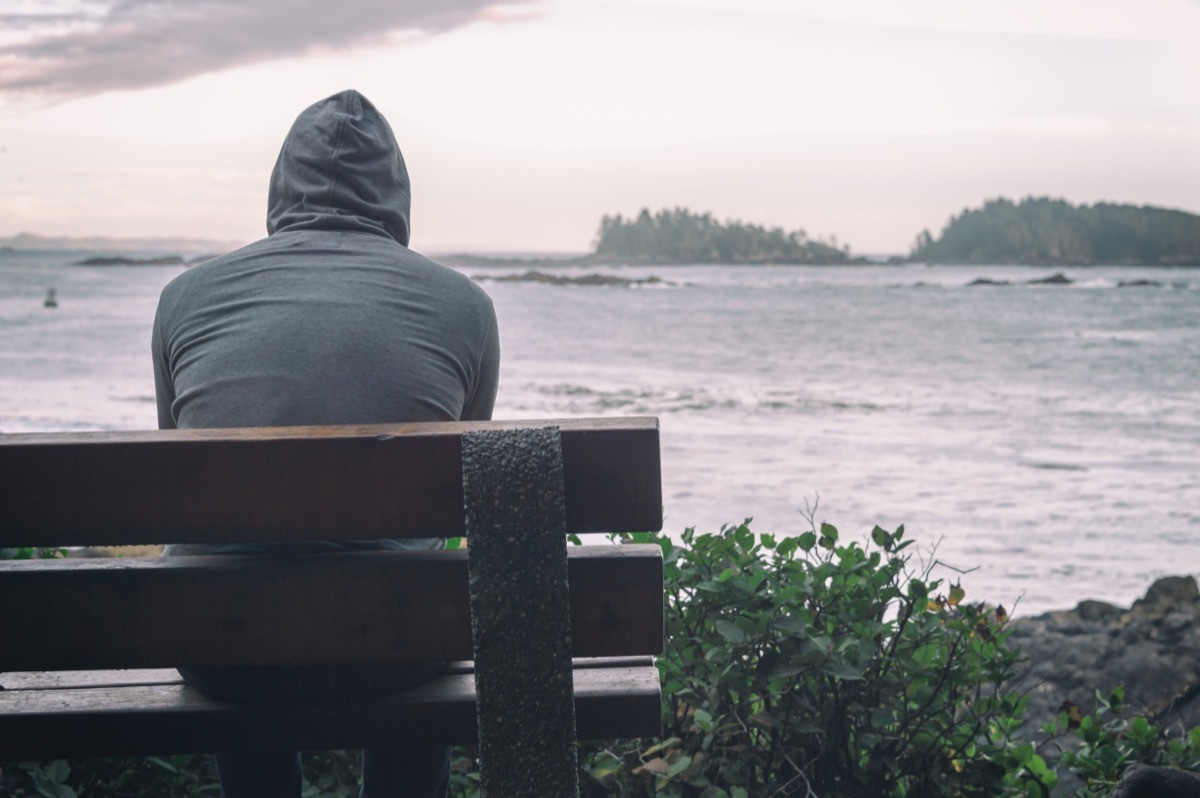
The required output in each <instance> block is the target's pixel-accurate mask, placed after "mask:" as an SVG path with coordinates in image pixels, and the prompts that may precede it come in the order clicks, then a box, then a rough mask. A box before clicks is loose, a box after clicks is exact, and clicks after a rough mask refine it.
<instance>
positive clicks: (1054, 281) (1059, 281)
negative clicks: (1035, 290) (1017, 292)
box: [1025, 272, 1075, 285]
mask: <svg viewBox="0 0 1200 798" xmlns="http://www.w3.org/2000/svg"><path fill="white" fill-rule="evenodd" d="M1025 282H1026V283H1028V284H1029V285H1070V284H1071V283H1073V282H1075V281H1074V280H1072V279H1071V278H1070V277H1068V276H1067V275H1065V274H1063V273H1062V272H1058V273H1057V274H1052V275H1050V276H1049V277H1041V278H1038V279H1037V280H1026V281H1025Z"/></svg>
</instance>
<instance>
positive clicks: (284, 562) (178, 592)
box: [0, 418, 662, 671]
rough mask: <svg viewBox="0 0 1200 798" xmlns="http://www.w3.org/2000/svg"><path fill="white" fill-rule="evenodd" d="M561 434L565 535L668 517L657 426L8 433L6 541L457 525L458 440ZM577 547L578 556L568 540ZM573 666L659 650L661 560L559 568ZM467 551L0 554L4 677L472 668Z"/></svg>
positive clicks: (637, 526)
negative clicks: (114, 671) (474, 435)
mask: <svg viewBox="0 0 1200 798" xmlns="http://www.w3.org/2000/svg"><path fill="white" fill-rule="evenodd" d="M548 424H553V425H554V426H557V427H558V428H559V430H560V432H561V442H562V461H563V484H564V493H565V502H566V519H567V531H568V532H579V533H584V532H607V531H646V530H653V529H659V528H660V527H661V518H662V496H661V476H660V473H661V472H660V465H659V445H658V426H657V421H656V420H655V419H646V418H642V419H596V420H564V421H555V422H529V423H524V422H507V423H506V422H475V423H458V424H407V425H384V426H361V427H314V428H284V429H280V428H265V429H246V430H191V431H160V432H120V433H55V434H30V435H25V434H21V435H4V436H0V547H15V546H101V545H128V544H144V543H163V542H187V543H191V542H225V541H285V540H287V541H293V540H344V539H369V538H380V537H388V538H396V537H425V536H439V537H448V536H458V535H462V534H463V532H464V512H463V487H462V484H463V483H462V480H463V476H462V446H461V440H462V436H463V434H464V433H467V432H471V431H478V430H508V429H518V428H527V427H544V426H546V425H548ZM573 548H574V547H573ZM568 563H569V580H570V585H571V622H572V637H573V640H572V643H573V651H574V655H575V656H584V657H586V656H612V655H637V654H653V653H658V652H659V651H661V647H662V614H661V612H662V611H661V607H662V603H661V601H662V593H661V591H662V583H661V558H660V557H659V556H658V553H657V549H656V547H648V546H596V547H584V548H582V549H578V550H576V551H572V552H570V554H569V559H568ZM467 570H468V569H467V557H466V555H465V553H463V552H428V553H426V552H421V553H390V552H389V553H371V554H359V553H346V554H337V555H332V556H331V555H317V556H287V557H273V558H269V559H268V558H261V557H228V556H226V557H217V558H210V557H187V558H166V559H138V558H130V559H127V560H126V559H108V560H77V559H70V560H47V561H41V562H15V561H0V606H2V607H5V608H6V612H4V613H0V640H4V641H5V643H4V645H3V646H0V671H4V670H8V671H12V670H53V669H88V668H114V667H130V668H137V667H161V666H172V665H178V664H180V663H187V664H193V665H209V664H247V665H250V664H284V663H287V664H341V663H373V662H400V661H412V660H454V659H467V658H469V657H470V656H471V626H470V611H469V606H468V598H467V593H468V591H467V582H468V577H467Z"/></svg>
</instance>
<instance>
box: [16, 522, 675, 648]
mask: <svg viewBox="0 0 1200 798" xmlns="http://www.w3.org/2000/svg"><path fill="white" fill-rule="evenodd" d="M568 569H569V571H568V578H569V580H570V584H571V593H570V597H571V622H572V643H573V651H574V653H575V655H577V656H581V657H590V656H608V655H630V654H634V655H637V654H657V653H659V652H660V651H661V650H662V641H663V625H662V624H663V620H662V552H661V550H660V549H659V548H658V547H657V546H653V545H624V546H607V545H604V546H572V547H569V548H568ZM31 597H36V601H34V600H32V599H31ZM0 607H9V608H12V611H10V612H5V613H0V640H3V641H4V645H3V646H2V647H0V670H8V671H18V670H19V671H31V670H55V669H87V668H148V667H163V666H173V665H179V664H190V665H228V664H242V665H272V664H300V663H304V664H313V665H318V664H324V665H337V664H351V663H360V664H365V663H381V662H410V661H429V660H463V659H469V658H470V657H471V622H470V610H469V606H468V599H467V554H466V552H465V551H446V552H372V553H344V554H320V555H307V556H289V557H270V558H267V557H254V556H222V557H172V558H131V559H127V560H123V559H108V560H102V559H81V560H46V561H36V560H35V561H0Z"/></svg>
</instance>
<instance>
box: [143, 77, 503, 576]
mask: <svg viewBox="0 0 1200 798" xmlns="http://www.w3.org/2000/svg"><path fill="white" fill-rule="evenodd" d="M409 200H410V193H409V181H408V172H407V170H406V169H405V166H404V159H403V157H402V156H401V154H400V149H399V147H398V146H397V144H396V140H395V138H394V136H393V135H392V131H391V128H390V127H389V126H388V123H387V121H386V120H385V119H384V118H383V116H382V115H381V114H380V113H379V112H378V111H377V110H376V109H375V107H374V106H373V105H371V103H370V102H369V101H367V99H366V98H365V97H363V96H362V95H360V94H358V92H355V91H345V92H341V93H340V94H336V95H334V96H332V97H329V98H328V99H325V100H322V101H320V102H318V103H316V104H314V105H312V106H311V107H309V108H308V109H306V110H305V111H304V112H303V113H301V114H300V116H299V117H298V118H297V119H296V121H295V123H294V124H293V125H292V129H291V131H290V132H289V133H288V136H287V139H286V140H285V141H284V143H283V147H282V149H281V151H280V153H279V159H278V161H277V162H276V164H275V170H274V172H273V173H272V175H271V185H270V195H269V199H268V211H267V233H268V237H267V238H265V239H262V240H260V241H257V242H255V243H253V244H250V245H249V246H246V247H243V248H242V249H239V250H237V251H235V252H232V253H229V254H228V255H224V256H221V257H218V258H214V259H213V260H210V261H207V262H206V263H203V264H200V265H198V266H195V267H193V268H191V269H189V270H188V271H186V272H184V273H183V274H181V275H180V276H179V277H177V278H175V279H174V280H173V281H171V283H170V284H169V285H167V287H166V288H164V289H163V292H162V296H161V298H160V300H159V305H158V313H157V314H156V316H155V320H154V332H153V340H152V349H153V359H154V378H155V389H156V393H157V398H158V421H159V427H160V428H163V429H170V428H175V427H179V428H199V427H257V426H290V425H303V424H369V423H385V422H407V421H456V420H461V419H487V418H491V414H492V405H493V403H494V401H495V397H496V384H497V375H498V370H499V363H500V351H499V339H498V336H497V330H496V316H495V312H494V311H493V308H492V303H491V300H490V299H489V298H488V297H487V295H486V294H485V293H484V292H483V290H482V289H481V288H480V287H479V286H478V285H476V284H475V283H473V282H472V281H471V280H469V279H468V278H466V277H465V276H463V275H462V274H460V273H458V272H456V271H453V270H451V269H448V268H446V267H444V266H441V265H439V264H437V263H434V262H433V261H431V260H429V259H427V258H425V257H423V256H421V255H418V254H417V253H415V252H413V251H412V250H410V249H408V246H407V245H408V240H409ZM206 550H207V551H214V550H215V549H213V548H211V547H206ZM221 550H225V551H227V550H229V549H228V548H224V549H221ZM181 553H182V552H181Z"/></svg>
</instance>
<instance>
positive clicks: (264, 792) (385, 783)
mask: <svg viewBox="0 0 1200 798" xmlns="http://www.w3.org/2000/svg"><path fill="white" fill-rule="evenodd" d="M442 668H443V666H442V665H441V664H440V663H439V664H430V665H416V666H410V667H405V668H384V667H355V668H350V667H338V668H180V669H179V672H180V674H181V675H182V676H183V678H184V679H186V680H187V682H188V683H189V684H191V685H193V686H194V687H196V689H198V690H200V692H202V693H204V694H206V695H209V696H212V697H213V698H220V699H224V700H229V701H248V702H261V703H271V702H280V701H289V702H291V701H336V700H339V699H341V700H347V699H362V698H369V697H372V696H380V695H387V694H388V693H395V692H399V691H401V690H403V689H405V688H407V687H411V686H412V685H414V684H418V683H420V682H422V681H425V680H427V679H429V678H431V677H432V676H435V675H436V674H437V673H439V672H440V671H441V670H442ZM215 757H216V760H217V775H218V776H219V777H220V779H221V795H222V796H223V798H299V796H300V788H301V773H300V754H299V753H298V752H296V751H273V752H262V751H251V752H236V753H218V754H216V755H215ZM362 772H363V784H362V791H361V793H360V795H361V796H362V798H445V796H446V795H448V794H449V790H450V749H449V748H448V747H446V746H443V745H431V744H425V745H409V746H406V747H405V748H402V749H371V750H364V751H363V760H362Z"/></svg>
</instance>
